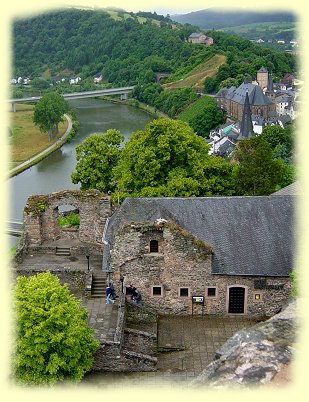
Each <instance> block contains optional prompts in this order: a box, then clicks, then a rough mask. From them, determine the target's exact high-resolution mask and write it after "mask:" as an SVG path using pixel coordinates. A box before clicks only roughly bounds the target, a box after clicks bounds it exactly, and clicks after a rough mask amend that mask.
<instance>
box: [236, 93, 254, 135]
mask: <svg viewBox="0 0 309 402" xmlns="http://www.w3.org/2000/svg"><path fill="white" fill-rule="evenodd" d="M254 135H255V134H254V131H253V124H252V119H251V109H250V102H249V95H248V91H247V92H246V97H245V103H244V109H243V113H242V119H241V123H240V134H239V137H238V139H240V140H242V139H246V138H250V137H253V136H254Z"/></svg>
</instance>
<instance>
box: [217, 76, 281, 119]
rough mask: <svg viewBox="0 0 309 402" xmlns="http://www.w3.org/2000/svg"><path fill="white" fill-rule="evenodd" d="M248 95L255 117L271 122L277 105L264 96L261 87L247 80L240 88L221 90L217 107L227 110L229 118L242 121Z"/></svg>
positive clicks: (218, 94)
mask: <svg viewBox="0 0 309 402" xmlns="http://www.w3.org/2000/svg"><path fill="white" fill-rule="evenodd" d="M247 93H248V96H249V104H250V108H251V112H252V114H253V115H256V116H260V117H262V118H264V119H266V120H270V119H271V118H272V117H274V116H275V115H276V105H275V103H274V102H272V100H271V99H270V98H269V97H267V96H266V95H264V93H263V90H262V88H261V87H260V86H259V85H255V84H252V83H250V82H248V81H247V79H245V80H244V82H243V83H242V84H241V85H240V86H239V87H238V88H236V87H234V86H233V87H230V88H222V89H220V91H219V92H218V93H217V94H216V96H215V99H216V102H217V106H218V107H219V108H221V109H223V110H225V111H226V112H227V114H228V116H231V117H233V118H235V119H236V120H240V121H241V119H242V115H243V110H244V104H245V99H246V94H247Z"/></svg>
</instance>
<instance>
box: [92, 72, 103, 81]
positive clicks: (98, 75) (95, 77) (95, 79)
mask: <svg viewBox="0 0 309 402" xmlns="http://www.w3.org/2000/svg"><path fill="white" fill-rule="evenodd" d="M101 81H102V74H100V73H98V74H96V75H95V76H94V77H93V82H94V83H95V84H98V83H99V82H101Z"/></svg>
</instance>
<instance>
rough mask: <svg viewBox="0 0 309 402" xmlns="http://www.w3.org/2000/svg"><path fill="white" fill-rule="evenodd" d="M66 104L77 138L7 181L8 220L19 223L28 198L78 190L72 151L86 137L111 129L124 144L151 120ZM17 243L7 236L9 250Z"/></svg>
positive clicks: (101, 104)
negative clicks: (73, 115)
mask: <svg viewBox="0 0 309 402" xmlns="http://www.w3.org/2000/svg"><path fill="white" fill-rule="evenodd" d="M69 103H70V105H71V107H73V108H74V109H75V110H76V113H77V119H78V121H79V122H80V126H79V129H78V133H77V135H76V136H75V137H74V138H73V139H72V140H71V141H70V143H68V144H65V145H63V147H62V148H60V149H58V150H57V151H55V152H54V153H53V154H51V155H49V156H48V157H47V158H45V159H44V160H43V161H41V162H40V163H38V164H37V165H35V166H33V167H31V168H29V169H27V170H25V171H24V172H22V173H20V174H19V175H17V176H15V177H13V178H11V179H10V180H9V188H10V208H9V211H8V215H9V219H11V220H14V219H15V220H21V219H22V215H23V209H24V206H25V204H26V201H27V199H28V197H29V196H30V195H32V194H47V193H50V192H54V191H60V190H64V189H74V188H79V185H75V184H72V182H71V173H72V172H73V171H74V170H75V165H76V158H75V147H76V145H78V144H79V143H81V142H82V141H83V140H84V139H85V138H86V137H87V136H89V135H90V134H92V133H95V132H105V131H106V130H108V129H110V128H115V129H117V130H119V131H120V132H121V133H122V135H123V136H124V137H125V140H126V139H128V138H129V137H130V135H131V134H132V132H134V131H136V130H140V129H143V128H144V127H145V125H146V124H147V123H148V122H149V121H151V120H152V119H153V117H152V116H151V115H149V114H147V113H145V112H143V111H142V110H139V109H135V108H133V107H129V106H127V105H121V104H116V103H111V102H106V101H102V100H99V99H92V98H90V99H78V100H72V101H70V102H69ZM17 239H18V238H16V237H13V236H9V243H10V244H9V246H12V245H14V244H15V243H16V241H17Z"/></svg>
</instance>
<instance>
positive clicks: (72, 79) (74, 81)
mask: <svg viewBox="0 0 309 402" xmlns="http://www.w3.org/2000/svg"><path fill="white" fill-rule="evenodd" d="M79 81H81V78H80V77H70V78H69V83H70V85H75V84H78V83H79Z"/></svg>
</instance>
